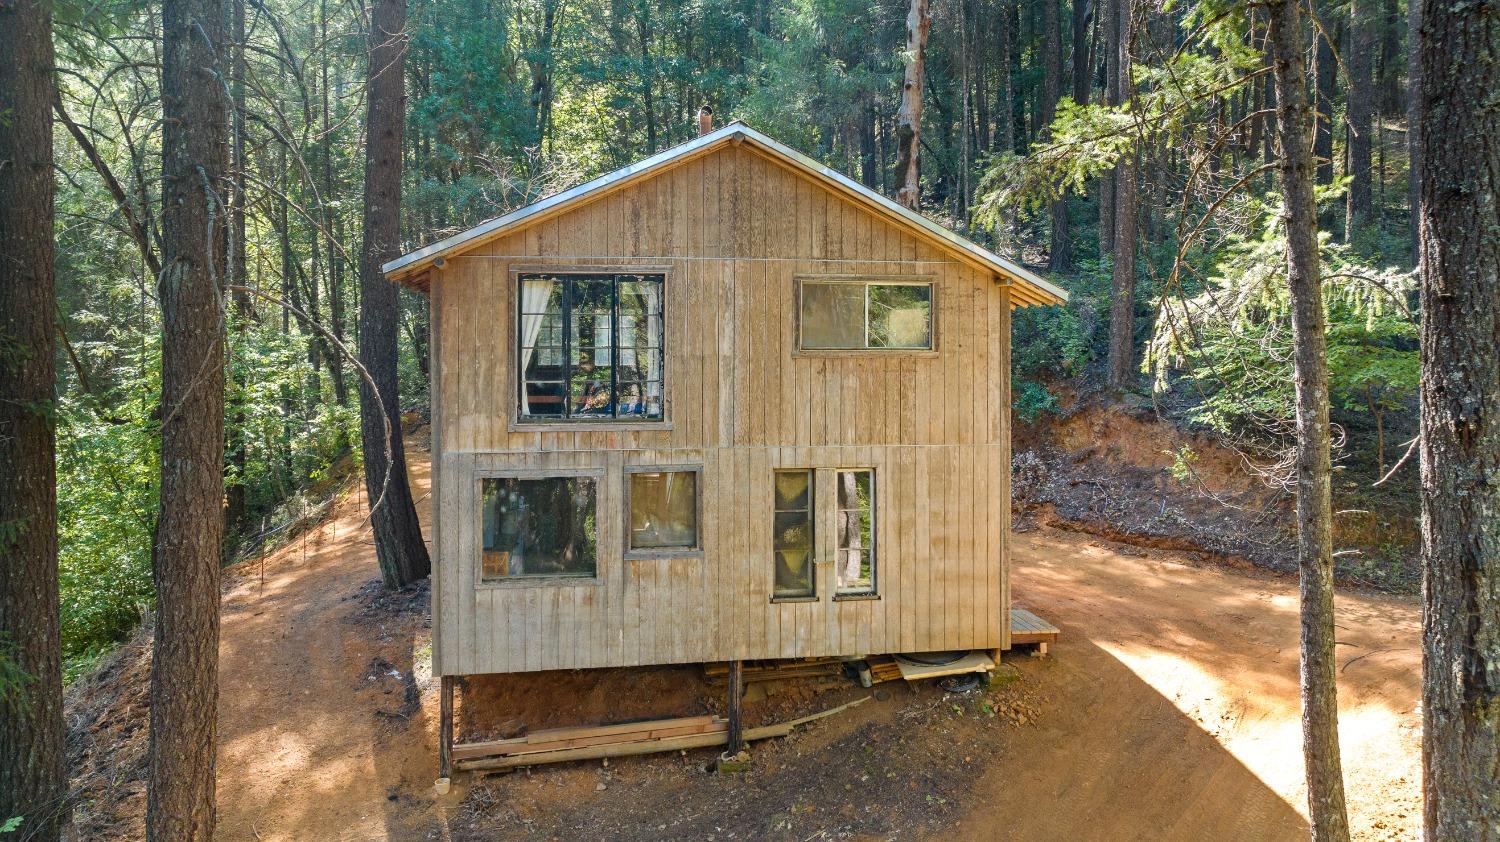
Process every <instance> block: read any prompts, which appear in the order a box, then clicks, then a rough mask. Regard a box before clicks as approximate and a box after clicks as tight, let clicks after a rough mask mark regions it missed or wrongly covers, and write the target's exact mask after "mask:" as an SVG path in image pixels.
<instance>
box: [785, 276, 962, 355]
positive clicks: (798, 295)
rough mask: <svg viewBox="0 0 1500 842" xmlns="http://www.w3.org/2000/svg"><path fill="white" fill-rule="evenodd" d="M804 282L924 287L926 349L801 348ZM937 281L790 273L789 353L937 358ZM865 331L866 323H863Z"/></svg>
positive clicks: (935, 279)
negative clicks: (927, 334) (927, 343)
mask: <svg viewBox="0 0 1500 842" xmlns="http://www.w3.org/2000/svg"><path fill="white" fill-rule="evenodd" d="M805 283H818V284H828V283H838V284H861V285H864V286H870V285H882V284H886V285H907V286H926V287H927V288H928V289H929V290H930V292H931V295H930V296H929V298H928V301H929V302H930V303H929V311H928V312H929V315H930V317H931V318H930V319H929V324H928V331H929V339H930V340H931V341H930V343H929V344H930V346H931V347H928V348H804V347H802V286H803V284H805ZM938 321H939V319H938V284H937V276H936V275H927V274H912V275H877V274H833V275H829V274H804V273H798V274H794V275H793V276H792V351H791V353H792V356H793V357H868V356H883V357H890V356H895V357H936V356H938V355H940V354H941V348H940V347H939V344H938V343H939V341H940V337H941V332H940V331H939V329H938ZM866 329H867V330H868V325H867V326H866Z"/></svg>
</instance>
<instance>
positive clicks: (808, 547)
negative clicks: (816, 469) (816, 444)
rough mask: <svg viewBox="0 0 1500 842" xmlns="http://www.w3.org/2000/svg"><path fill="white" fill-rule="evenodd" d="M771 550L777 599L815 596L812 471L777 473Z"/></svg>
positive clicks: (774, 589) (774, 594)
mask: <svg viewBox="0 0 1500 842" xmlns="http://www.w3.org/2000/svg"><path fill="white" fill-rule="evenodd" d="M774 485H775V486H776V491H775V493H776V511H775V514H774V515H773V517H774V518H775V522H774V526H773V530H774V532H773V535H772V549H773V552H774V554H775V556H776V559H775V564H776V580H775V585H774V588H773V589H772V592H771V595H772V596H773V597H774V598H776V599H788V598H796V597H810V596H815V595H816V594H815V592H814V588H813V564H812V562H813V547H814V546H815V545H814V544H813V472H812V471H809V470H794V471H777V472H776V475H775V482H774Z"/></svg>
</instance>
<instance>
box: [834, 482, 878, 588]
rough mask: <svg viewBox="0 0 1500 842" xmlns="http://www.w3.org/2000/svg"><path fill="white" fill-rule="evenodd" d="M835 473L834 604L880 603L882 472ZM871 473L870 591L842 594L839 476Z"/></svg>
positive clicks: (841, 510)
mask: <svg viewBox="0 0 1500 842" xmlns="http://www.w3.org/2000/svg"><path fill="white" fill-rule="evenodd" d="M830 470H831V471H832V473H833V484H834V488H833V517H834V535H833V553H834V559H833V601H834V602H853V601H858V600H862V599H880V480H879V477H878V475H879V473H880V472H879V471H878V470H877V469H876V468H875V466H874V465H857V466H856V465H844V466H840V467H837V468H832V469H830ZM859 472H868V473H869V475H870V547H869V550H870V587H868V588H866V589H863V590H857V591H842V590H839V569H838V568H839V562H840V560H841V559H840V558H839V554H840V553H842V552H843V551H844V550H843V548H842V547H840V546H839V535H838V516H839V513H840V512H843V511H853V510H851V509H841V508H840V507H839V489H838V477H839V474H845V473H859Z"/></svg>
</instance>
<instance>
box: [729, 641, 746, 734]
mask: <svg viewBox="0 0 1500 842" xmlns="http://www.w3.org/2000/svg"><path fill="white" fill-rule="evenodd" d="M744 695H745V662H744V661H730V662H729V713H728V717H729V745H728V749H729V751H728V754H729V756H730V757H734V756H735V755H736V754H739V753H740V751H742V750H743V749H744V748H745V732H744V724H743V722H742V720H741V717H740V697H741V696H744Z"/></svg>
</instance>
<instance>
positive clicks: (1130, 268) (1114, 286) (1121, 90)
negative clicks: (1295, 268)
mask: <svg viewBox="0 0 1500 842" xmlns="http://www.w3.org/2000/svg"><path fill="white" fill-rule="evenodd" d="M1107 2H1108V0H1107ZM1113 2H1114V3H1115V9H1114V13H1113V14H1112V15H1111V24H1112V25H1113V26H1114V27H1115V32H1114V35H1113V36H1112V39H1111V40H1112V41H1113V42H1114V43H1115V46H1116V49H1117V50H1118V53H1117V55H1116V57H1115V66H1116V68H1117V71H1116V72H1117V74H1118V75H1117V76H1116V78H1115V90H1114V97H1115V99H1116V100H1117V101H1118V102H1121V103H1123V102H1125V101H1126V100H1128V99H1130V98H1131V97H1132V96H1134V90H1133V86H1132V84H1131V81H1130V26H1131V20H1130V0H1113ZM1111 180H1112V181H1113V182H1114V190H1113V192H1112V198H1113V205H1114V208H1113V212H1112V213H1111V217H1112V221H1113V222H1114V232H1113V236H1111V238H1110V240H1111V242H1112V245H1113V248H1114V255H1115V262H1114V277H1113V280H1112V283H1111V289H1110V304H1109V356H1108V359H1107V360H1106V368H1107V369H1108V371H1109V385H1110V386H1111V387H1112V388H1115V389H1125V388H1128V387H1129V386H1130V384H1131V383H1133V382H1134V381H1135V377H1136V372H1135V243H1136V221H1137V215H1138V212H1139V209H1138V208H1137V206H1136V205H1137V203H1136V156H1135V154H1134V153H1127V154H1125V155H1123V156H1121V158H1120V162H1119V163H1118V164H1116V165H1115V168H1114V173H1113V176H1112V177H1111Z"/></svg>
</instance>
